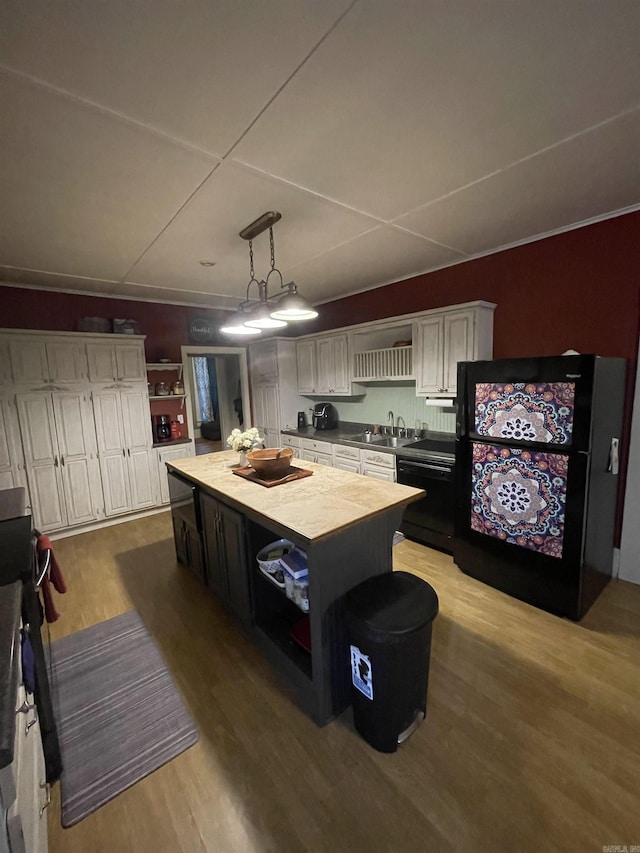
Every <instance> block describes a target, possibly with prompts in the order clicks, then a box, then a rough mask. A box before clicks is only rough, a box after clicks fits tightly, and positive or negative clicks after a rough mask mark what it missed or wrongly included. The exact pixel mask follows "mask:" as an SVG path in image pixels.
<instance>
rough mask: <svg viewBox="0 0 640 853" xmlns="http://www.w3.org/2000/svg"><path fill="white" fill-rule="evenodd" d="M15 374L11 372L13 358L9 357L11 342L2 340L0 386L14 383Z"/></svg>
mask: <svg viewBox="0 0 640 853" xmlns="http://www.w3.org/2000/svg"><path fill="white" fill-rule="evenodd" d="M12 384H13V374H12V372H11V360H10V358H9V344H8V343H5V342H4V341H0V386H2V385H12Z"/></svg>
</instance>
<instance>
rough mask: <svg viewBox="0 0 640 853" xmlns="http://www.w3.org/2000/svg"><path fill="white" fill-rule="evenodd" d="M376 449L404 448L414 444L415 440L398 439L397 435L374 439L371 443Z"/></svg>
mask: <svg viewBox="0 0 640 853" xmlns="http://www.w3.org/2000/svg"><path fill="white" fill-rule="evenodd" d="M373 443H374V444H376V445H377V446H378V447H406V445H407V444H414V443H415V438H400V437H399V436H397V435H383V436H381V437H376V441H374V442H373Z"/></svg>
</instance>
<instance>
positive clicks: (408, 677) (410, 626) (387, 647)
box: [346, 572, 438, 752]
mask: <svg viewBox="0 0 640 853" xmlns="http://www.w3.org/2000/svg"><path fill="white" fill-rule="evenodd" d="M346 608H347V624H348V629H349V644H350V655H351V683H352V691H351V692H352V700H353V722H354V725H355V727H356V729H357V731H358V732H359V733H360V734H361V735H362V737H363V738H364V739H365V740H366V741H367V742H368V743H369V744H371V746H373V747H374V748H375V749H377V750H378V751H379V752H395V751H396V749H397V748H398V744H399V743H402V742H403V740H406V738H407V737H409V735H410V734H411V733H412V732H413V731H414V729H415V728H417V726H418V724H419V723H420V722H421V721H422V720H423V719H424V717H425V715H426V712H427V685H428V681H429V657H430V652H431V628H432V623H433V620H434V619H435V617H436V615H437V613H438V596H437V595H436V592H435V590H434V589H433V587H432V586H430V585H429V584H428V583H427V582H426V581H423V580H421V579H420V578H418V577H416V576H415V575H412V574H409V573H408V572H390V573H389V574H385V575H378V576H377V577H374V578H369V580H366V581H364V582H363V583H361V584H358V586H356V587H354V588H353V589H352V590H350V591H349V592H348V593H347V596H346Z"/></svg>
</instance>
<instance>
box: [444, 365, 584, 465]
mask: <svg viewBox="0 0 640 853" xmlns="http://www.w3.org/2000/svg"><path fill="white" fill-rule="evenodd" d="M594 360H595V359H594V356H563V357H544V358H531V359H510V360H506V359H502V360H496V361H486V362H470V363H469V362H468V363H467V364H466V370H463V371H462V373H463V375H464V376H465V379H466V387H465V394H464V396H465V405H466V409H467V411H466V416H465V417H464V418H462V419H461V421H462V422H464V423H466V428H467V429H468V431H469V435H470V436H471V437H473V438H484V439H493V440H495V441H497V442H515V443H517V444H522V445H525V446H526V445H547V444H553V445H560V446H562V447H566V448H567V449H571V448H573V449H576V450H589V441H590V432H591V403H592V392H593V377H594Z"/></svg>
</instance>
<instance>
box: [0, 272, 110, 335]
mask: <svg viewBox="0 0 640 853" xmlns="http://www.w3.org/2000/svg"><path fill="white" fill-rule="evenodd" d="M0 281H3V282H5V283H6V284H7V286H10V285H11V284H29V285H32V286H34V287H42V288H45V289H47V290H70V291H81V292H83V293H93V294H100V295H101V296H107V295H109V294H111V293H113V292H114V291H115V289H116V288H117V286H118V282H116V281H106V280H101V279H93V278H81V277H79V276H72V275H56V274H55V273H48V272H42V271H40V270H21V269H13V268H12V267H3V268H0ZM1 301H2V293H1V292H0V302H1ZM0 325H1V323H0Z"/></svg>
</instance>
